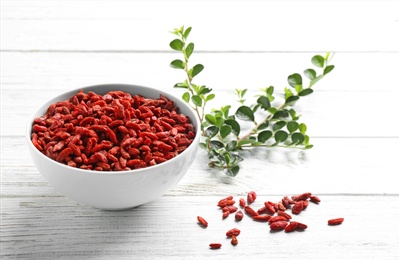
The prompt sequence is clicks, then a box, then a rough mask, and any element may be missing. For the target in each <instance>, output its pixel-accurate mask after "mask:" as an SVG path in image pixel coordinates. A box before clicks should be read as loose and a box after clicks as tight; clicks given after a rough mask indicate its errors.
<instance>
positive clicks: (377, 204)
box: [1, 194, 399, 259]
mask: <svg viewBox="0 0 399 260" xmlns="http://www.w3.org/2000/svg"><path fill="white" fill-rule="evenodd" d="M288 195H290V194H288ZM238 198H239V197H237V199H238ZM219 199H221V197H220V196H200V197H192V196H177V197H175V196H166V197H163V198H162V199H160V200H158V201H155V202H153V203H150V204H147V205H143V206H141V207H138V208H135V209H132V210H128V211H120V212H109V211H100V210H96V209H93V208H90V207H81V206H79V205H76V204H75V203H72V202H70V201H68V200H67V199H65V198H26V199H3V202H2V203H3V204H2V207H3V209H4V210H5V212H7V213H3V216H4V215H5V218H3V222H2V233H1V238H2V243H1V246H2V248H1V249H2V250H1V255H2V256H3V257H5V258H6V259H14V258H30V259H32V258H34V259H48V258H53V259H54V258H57V259H90V258H95V259H110V258H112V259H127V258H129V257H134V256H137V257H138V258H139V259H161V258H163V259H165V258H167V259H203V258H204V257H212V258H215V257H216V258H218V259H248V257H251V258H252V259H254V258H263V257H267V258H268V259H277V258H278V259H292V258H293V257H295V259H321V258H323V259H348V256H350V259H373V258H377V259H396V258H397V257H399V250H398V248H397V246H396V245H397V243H398V242H399V237H398V235H397V232H396V230H398V229H399V225H398V222H397V221H388V222H386V225H381V224H378V222H377V221H374V220H376V219H380V217H381V214H382V213H383V212H385V211H386V208H389V209H390V214H392V216H395V215H397V214H399V207H398V206H397V205H398V203H399V200H398V197H396V196H394V197H392V196H373V197H370V196H321V199H322V202H321V203H320V205H315V204H313V203H311V204H310V205H309V207H308V208H307V209H306V210H305V211H304V212H302V213H301V214H300V215H298V216H294V218H293V219H295V220H297V221H300V222H303V223H306V224H307V225H308V229H307V230H306V231H304V232H294V233H289V234H287V233H284V232H276V233H270V231H269V227H268V224H266V223H259V222H255V221H253V220H252V219H250V217H248V216H247V215H246V216H244V219H243V220H242V221H241V222H235V221H234V218H233V216H229V217H228V218H227V219H225V220H222V218H221V210H220V209H218V208H217V207H216V205H215V204H216V203H217V201H218V200H219ZM279 199H281V196H258V199H257V200H256V201H255V203H253V204H251V205H252V207H253V208H259V207H261V206H262V204H263V201H267V200H270V201H277V200H279ZM61 205H62V206H61ZM370 205H373V207H372V210H370ZM198 215H201V216H203V217H204V218H206V219H207V220H208V222H209V226H208V228H207V229H203V228H201V227H200V226H199V225H198V224H197V220H196V217H197V216H198ZM335 217H344V218H345V221H344V223H343V224H342V225H340V226H328V225H327V220H328V219H329V218H335ZM176 219H178V220H179V221H176ZM387 226H388V227H389V228H388V227H387ZM233 227H237V228H239V229H240V230H241V234H240V235H239V236H238V240H239V244H238V245H237V246H235V247H233V246H232V245H231V244H230V240H229V239H227V238H226V236H225V233H226V232H227V231H228V230H230V229H231V228H233ZM211 242H220V243H222V244H223V246H222V249H220V250H216V251H215V250H210V249H209V248H208V245H209V243H211ZM349 252H350V253H349Z"/></svg>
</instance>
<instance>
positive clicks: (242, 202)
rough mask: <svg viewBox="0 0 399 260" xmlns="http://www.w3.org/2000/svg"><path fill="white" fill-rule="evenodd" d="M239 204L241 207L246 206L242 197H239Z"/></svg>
mask: <svg viewBox="0 0 399 260" xmlns="http://www.w3.org/2000/svg"><path fill="white" fill-rule="evenodd" d="M240 206H241V207H243V208H244V207H245V206H247V203H246V202H245V200H244V199H243V198H241V199H240Z"/></svg>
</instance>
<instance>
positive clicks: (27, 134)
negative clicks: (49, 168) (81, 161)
mask: <svg viewBox="0 0 399 260" xmlns="http://www.w3.org/2000/svg"><path fill="white" fill-rule="evenodd" d="M109 86H115V87H116V89H115V91H118V89H117V88H118V86H119V87H121V86H124V87H132V88H141V89H150V90H152V91H156V92H158V93H159V94H160V95H163V96H165V97H167V98H168V99H170V100H172V101H173V102H176V100H177V101H178V102H179V103H181V104H182V105H183V106H185V107H186V108H187V109H188V110H189V111H191V113H192V116H190V117H189V118H190V120H191V123H192V124H193V125H194V127H195V137H194V139H193V141H192V142H191V144H190V145H189V146H188V147H187V148H186V149H185V150H184V151H183V152H181V153H180V154H178V155H177V156H175V157H173V158H171V159H169V160H167V161H165V162H162V163H160V164H156V165H152V166H147V167H145V168H139V169H133V170H127V171H96V170H86V169H80V168H76V167H72V166H68V165H65V164H63V163H59V162H57V161H55V160H53V159H51V158H49V157H47V156H46V155H44V154H43V153H41V152H40V151H39V150H38V149H37V148H36V147H35V146H34V145H33V144H32V140H31V135H32V126H33V120H34V119H35V118H37V116H36V114H37V113H38V112H39V111H40V110H43V109H45V106H46V105H47V106H49V105H50V104H52V103H54V102H57V101H63V100H61V99H62V98H61V97H62V96H65V95H67V94H68V95H69V94H70V95H71V96H72V95H74V94H76V93H77V92H78V91H80V90H83V91H85V90H87V89H91V88H101V87H109ZM130 94H131V95H132V96H133V95H135V94H133V93H131V92H130ZM143 97H145V96H143ZM180 107H181V105H180V104H179V106H177V108H178V109H179V110H180ZM185 115H186V114H185ZM186 116H188V115H186ZM200 127H201V123H200V121H199V118H198V117H197V116H196V115H195V113H194V110H193V109H192V108H191V107H190V106H189V105H188V104H186V103H184V101H182V100H180V99H179V98H178V97H177V96H175V95H173V94H171V93H168V92H166V91H164V90H160V89H156V88H153V87H147V86H143V85H136V84H125V83H106V84H98V85H91V86H84V87H80V88H75V89H71V90H68V91H65V92H62V93H60V94H58V95H56V96H54V97H52V98H50V99H48V100H46V101H45V102H43V103H42V104H41V105H39V106H38V107H37V108H36V109H35V110H34V111H33V113H32V114H31V115H30V116H29V119H28V122H27V124H26V132H25V137H26V140H27V143H28V146H29V148H30V149H31V150H34V153H37V154H38V155H39V156H42V157H43V158H44V159H45V160H48V161H49V163H54V164H57V165H59V166H60V167H62V168H64V167H65V169H67V170H75V171H76V172H77V173H81V174H94V175H130V174H139V173H145V172H147V171H150V170H156V169H157V168H159V167H163V166H165V165H166V164H171V163H173V162H174V161H176V160H179V157H181V155H183V154H184V153H187V152H188V150H191V149H196V148H197V147H198V145H197V143H199V139H200V136H201V131H200Z"/></svg>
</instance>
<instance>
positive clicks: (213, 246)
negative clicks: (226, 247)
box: [209, 243, 222, 249]
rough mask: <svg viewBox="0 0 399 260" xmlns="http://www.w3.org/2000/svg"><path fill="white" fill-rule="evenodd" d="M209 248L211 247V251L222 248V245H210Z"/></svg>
mask: <svg viewBox="0 0 399 260" xmlns="http://www.w3.org/2000/svg"><path fill="white" fill-rule="evenodd" d="M209 247H210V248H211V249H219V248H221V247H222V244H221V243H210V244H209Z"/></svg>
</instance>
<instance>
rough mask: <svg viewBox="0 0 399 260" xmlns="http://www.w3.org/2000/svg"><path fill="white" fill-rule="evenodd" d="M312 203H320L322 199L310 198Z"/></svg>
mask: <svg viewBox="0 0 399 260" xmlns="http://www.w3.org/2000/svg"><path fill="white" fill-rule="evenodd" d="M310 201H311V202H314V203H320V199H319V197H317V196H314V195H313V196H310Z"/></svg>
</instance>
